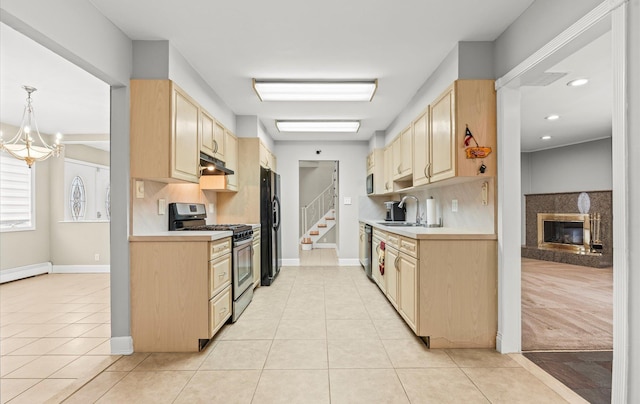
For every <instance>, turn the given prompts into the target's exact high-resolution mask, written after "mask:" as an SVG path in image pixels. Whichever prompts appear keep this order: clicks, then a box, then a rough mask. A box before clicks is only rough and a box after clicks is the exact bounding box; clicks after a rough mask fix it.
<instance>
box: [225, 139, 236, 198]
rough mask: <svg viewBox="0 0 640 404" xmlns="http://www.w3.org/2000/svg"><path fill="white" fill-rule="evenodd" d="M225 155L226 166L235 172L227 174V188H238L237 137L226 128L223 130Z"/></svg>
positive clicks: (232, 189)
mask: <svg viewBox="0 0 640 404" xmlns="http://www.w3.org/2000/svg"><path fill="white" fill-rule="evenodd" d="M225 155H226V158H227V161H226V166H227V167H228V168H230V169H232V170H233V171H234V172H235V174H234V175H227V176H226V177H227V189H229V190H231V191H237V190H238V138H236V137H235V136H234V135H233V133H231V132H229V131H228V130H227V131H225Z"/></svg>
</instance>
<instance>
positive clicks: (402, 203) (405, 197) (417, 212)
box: [398, 195, 420, 225]
mask: <svg viewBox="0 0 640 404" xmlns="http://www.w3.org/2000/svg"><path fill="white" fill-rule="evenodd" d="M407 198H413V199H415V200H416V224H417V225H420V201H419V200H418V198H417V197H415V196H413V195H405V196H403V197H402V200H401V201H400V203H399V204H398V207H400V208H401V207H403V206H404V203H405V201H406V200H407Z"/></svg>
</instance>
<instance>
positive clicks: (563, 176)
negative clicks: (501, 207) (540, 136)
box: [522, 138, 613, 194]
mask: <svg viewBox="0 0 640 404" xmlns="http://www.w3.org/2000/svg"><path fill="white" fill-rule="evenodd" d="M522 156H523V157H522V160H523V161H522V163H523V164H522V168H523V171H522V183H523V187H522V188H523V193H525V194H527V193H529V194H544V193H553V192H582V191H608V190H611V188H612V186H613V183H612V161H611V138H607V139H601V140H596V141H593V142H587V143H580V144H576V145H572V146H566V147H558V148H555V149H549V150H542V151H538V152H532V153H522ZM525 184H527V186H526V188H527V191H526V192H525Z"/></svg>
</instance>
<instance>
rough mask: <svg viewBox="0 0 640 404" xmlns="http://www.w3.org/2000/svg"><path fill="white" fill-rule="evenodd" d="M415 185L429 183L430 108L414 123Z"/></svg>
mask: <svg viewBox="0 0 640 404" xmlns="http://www.w3.org/2000/svg"><path fill="white" fill-rule="evenodd" d="M412 127H413V146H414V147H413V185H414V186H418V185H424V184H428V183H429V171H428V170H429V163H430V147H429V108H427V109H425V110H424V112H422V114H420V116H418V118H416V120H415V121H413V125H412Z"/></svg>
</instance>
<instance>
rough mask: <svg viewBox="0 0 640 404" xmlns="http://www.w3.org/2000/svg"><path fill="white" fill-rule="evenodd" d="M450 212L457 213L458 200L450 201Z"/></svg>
mask: <svg viewBox="0 0 640 404" xmlns="http://www.w3.org/2000/svg"><path fill="white" fill-rule="evenodd" d="M451 211H452V212H457V211H458V200H457V199H452V200H451Z"/></svg>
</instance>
